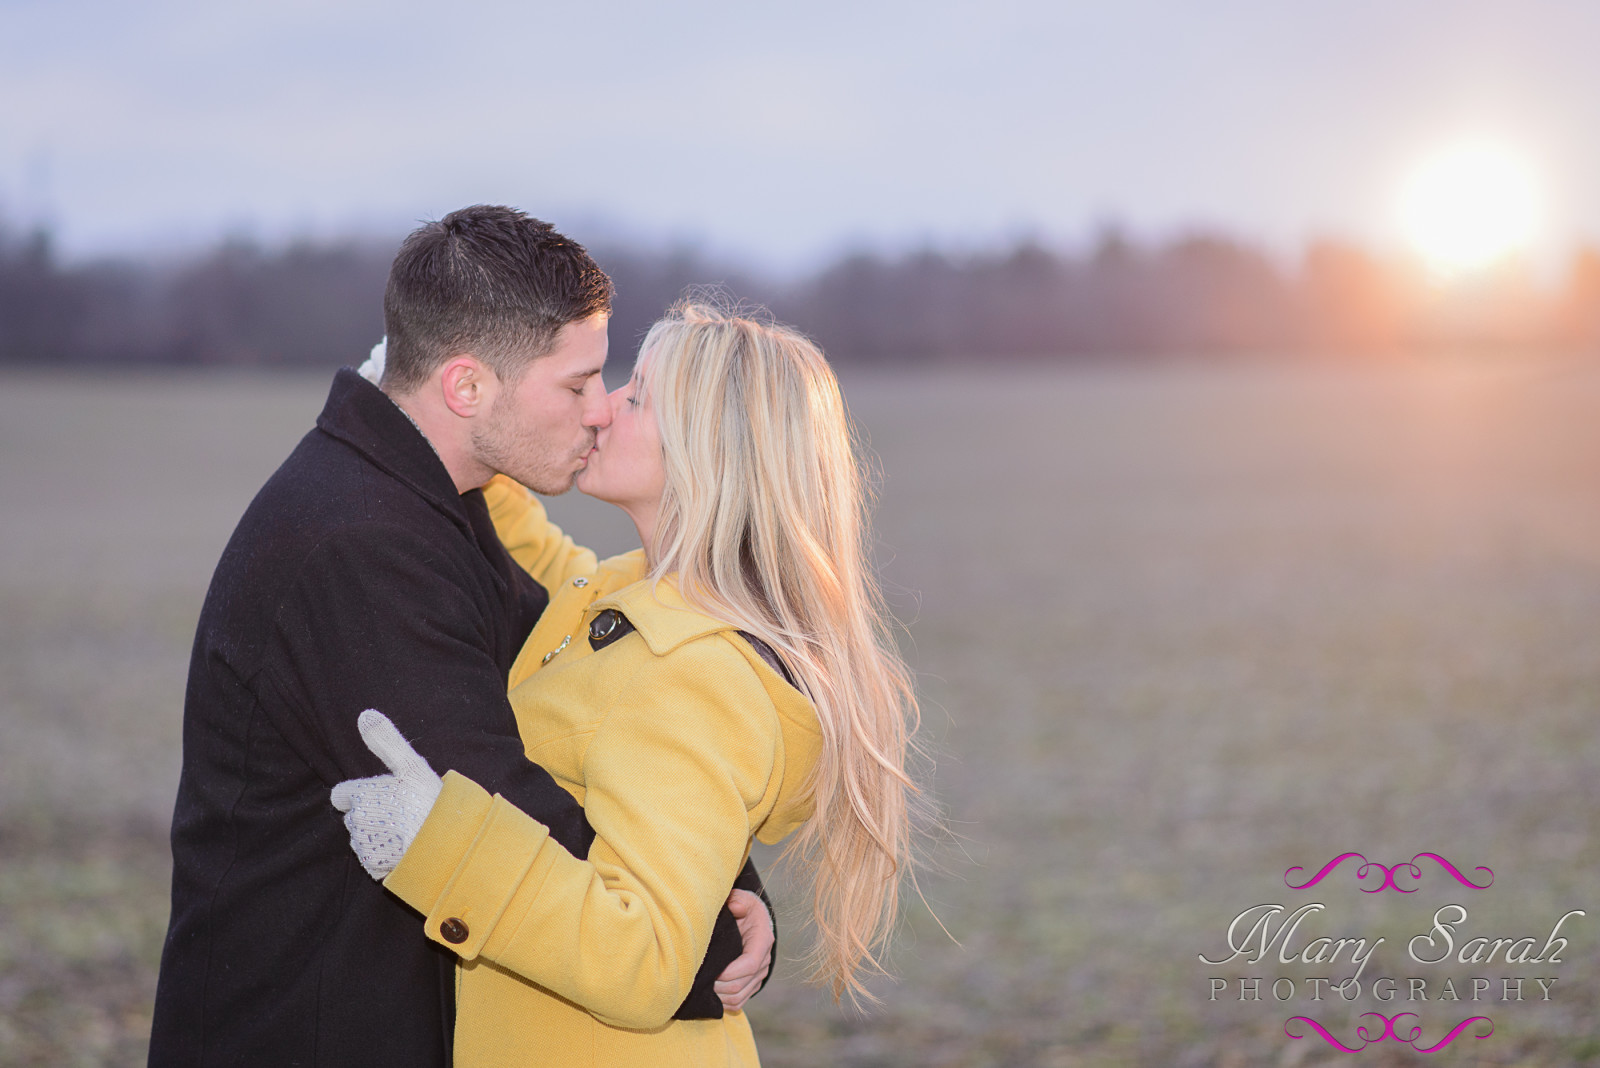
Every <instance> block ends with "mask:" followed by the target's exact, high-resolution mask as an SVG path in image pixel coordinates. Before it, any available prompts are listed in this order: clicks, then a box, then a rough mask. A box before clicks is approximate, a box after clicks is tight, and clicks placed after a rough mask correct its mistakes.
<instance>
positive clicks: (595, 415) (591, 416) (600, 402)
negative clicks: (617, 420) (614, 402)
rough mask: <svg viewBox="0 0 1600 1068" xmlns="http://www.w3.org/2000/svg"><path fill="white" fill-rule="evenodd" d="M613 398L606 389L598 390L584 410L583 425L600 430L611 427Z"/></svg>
mask: <svg viewBox="0 0 1600 1068" xmlns="http://www.w3.org/2000/svg"><path fill="white" fill-rule="evenodd" d="M611 397H612V394H610V393H607V392H606V391H605V390H604V389H597V390H595V391H594V395H593V396H592V397H590V398H589V400H588V402H587V403H586V404H585V405H584V408H583V425H584V426H588V427H593V428H594V429H596V430H599V429H601V428H603V427H608V426H610V425H611Z"/></svg>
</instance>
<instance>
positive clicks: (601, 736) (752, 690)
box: [385, 480, 821, 1068]
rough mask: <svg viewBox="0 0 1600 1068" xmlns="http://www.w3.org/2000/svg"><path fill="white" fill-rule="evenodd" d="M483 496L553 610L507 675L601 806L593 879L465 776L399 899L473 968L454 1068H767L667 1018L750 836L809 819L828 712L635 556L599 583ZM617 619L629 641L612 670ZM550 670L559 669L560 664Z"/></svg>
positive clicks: (536, 751) (582, 556)
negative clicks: (594, 637) (606, 629)
mask: <svg viewBox="0 0 1600 1068" xmlns="http://www.w3.org/2000/svg"><path fill="white" fill-rule="evenodd" d="M486 495H487V497H488V500H489V504H490V510H491V514H492V515H493V517H494V520H495V526H496V529H497V530H498V531H499V532H500V534H501V537H502V538H503V539H504V540H505V542H506V547H507V548H508V549H509V550H510V551H511V553H512V556H513V557H514V558H515V559H516V560H517V561H518V562H519V563H521V564H522V565H523V566H524V567H525V568H527V569H528V570H529V571H530V572H531V573H532V574H533V576H534V577H535V578H537V579H538V580H539V581H540V582H542V583H544V584H545V585H546V587H547V588H549V589H550V591H551V601H550V607H549V608H548V609H547V610H546V611H545V613H544V616H543V617H542V618H541V619H540V621H539V624H538V626H537V627H536V628H535V629H534V631H533V633H532V635H531V636H530V638H529V639H528V642H527V644H526V645H525V646H524V648H523V651H522V654H521V656H520V657H519V658H518V660H517V662H516V665H515V666H514V667H513V669H512V673H511V682H512V685H513V689H512V692H511V703H512V706H513V707H514V708H515V710H516V714H517V722H518V726H519V728H520V729H521V732H522V737H523V740H524V742H525V743H526V746H527V753H528V756H529V758H530V759H532V760H534V761H537V762H538V763H539V764H541V765H543V766H544V767H545V768H547V769H548V770H549V771H550V773H551V774H552V775H553V776H554V777H555V779H556V781H557V782H558V783H559V784H560V785H561V786H563V787H565V788H566V789H567V790H569V791H570V792H571V793H572V794H573V796H574V797H576V798H577V799H578V800H579V801H580V802H581V803H582V804H583V806H584V809H585V811H586V812H587V813H588V817H589V821H590V823H591V824H592V825H593V827H594V829H595V832H596V836H597V837H596V840H595V843H594V846H593V847H592V848H591V850H590V852H589V859H588V860H578V859H576V858H574V857H573V856H572V855H571V854H570V853H568V852H567V851H566V850H565V849H563V848H562V847H561V846H560V845H559V844H557V843H555V842H553V841H550V840H549V834H548V832H547V831H546V829H545V827H544V825H543V824H540V823H539V822H537V821H536V820H534V819H533V818H532V817H530V816H527V815H526V814H524V813H523V812H521V811H520V810H518V809H516V808H515V807H513V806H512V805H510V804H509V803H507V802H506V801H505V800H503V799H502V798H500V797H498V796H496V797H491V796H489V794H488V793H487V792H486V791H484V790H483V789H482V788H480V787H479V786H478V785H477V784H475V783H473V782H472V781H471V780H470V779H467V778H465V777H463V776H461V775H458V774H455V773H449V774H446V775H445V779H444V790H443V792H442V793H441V794H440V795H439V801H438V803H437V804H436V805H435V806H434V809H433V812H432V813H431V814H430V816H429V817H428V820H427V822H426V823H425V824H424V825H423V828H422V831H421V833H420V834H419V835H418V836H417V839H416V841H415V842H414V843H413V844H412V846H411V848H410V849H409V850H408V851H407V853H406V855H405V858H404V860H403V861H402V862H401V864H400V866H399V867H398V868H396V869H395V871H394V873H393V874H391V875H390V876H389V878H388V879H387V880H386V881H385V885H386V886H387V887H388V888H389V889H390V890H392V891H394V892H395V893H396V894H398V895H399V896H400V897H401V898H403V899H404V900H405V901H407V902H408V903H409V904H411V905H412V906H414V907H415V908H417V909H418V910H419V911H421V912H423V913H425V914H426V915H427V921H426V922H427V934H428V936H429V937H430V938H433V939H434V940H435V941H438V942H440V943H441V944H443V945H446V946H448V947H449V948H450V949H452V950H454V951H455V952H456V953H457V954H459V956H460V958H461V961H462V964H461V971H460V978H461V982H460V988H459V989H460V996H459V1005H458V1010H457V1020H456V1044H455V1051H456V1063H457V1065H458V1066H459V1068H479V1066H485V1065H533V1064H538V1065H563V1066H582V1065H650V1066H652V1068H657V1066H660V1068H665V1066H671V1065H684V1066H691V1065H692V1066H695V1068H714V1066H717V1065H753V1064H755V1063H756V1052H755V1045H754V1042H753V1040H752V1038H751V1035H750V1027H749V1024H748V1022H747V1021H746V1019H745V1017H744V1014H742V1013H732V1014H728V1015H726V1016H724V1017H723V1018H722V1019H720V1020H686V1021H674V1020H672V1019H671V1016H672V1014H673V1011H674V1010H675V1009H676V1008H677V1006H678V1005H679V1003H680V1002H682V1000H683V998H684V996H685V994H686V993H687V992H688V990H689V986H690V983H691V982H692V980H693V979H694V975H695V971H696V969H697V968H698V966H699V964H700V961H701V958H702V957H703V956H704V955H705V952H706V945H707V942H708V941H709V939H710V937H711V928H712V924H713V922H714V921H715V919H716V915H717V912H718V910H719V909H720V908H721V906H722V903H723V901H724V899H725V898H726V896H727V893H728V888H729V887H730V886H732V885H733V881H734V877H735V876H736V875H737V874H738V873H739V870H740V868H741V867H742V866H743V864H744V862H745V858H746V857H747V855H748V853H749V848H750V843H751V839H752V837H756V838H759V839H760V840H761V841H763V842H768V843H772V842H777V841H779V840H780V839H782V838H783V837H785V836H786V835H788V834H789V833H790V832H791V831H793V830H794V829H795V828H797V827H799V826H800V824H801V823H803V822H804V821H805V819H806V818H807V817H808V816H809V814H810V811H811V805H810V799H809V797H808V795H807V787H808V783H809V778H810V775H811V773H812V771H813V769H814V767H815V764H816V761H817V758H818V754H819V752H820V747H821V733H820V729H819V727H818V725H817V719H816V714H815V712H814V711H813V709H812V707H811V704H810V702H809V701H807V700H806V698H805V697H804V696H803V695H802V694H801V693H800V692H799V691H797V690H796V689H795V688H794V687H792V686H790V685H789V684H788V683H787V682H786V681H785V680H784V679H783V677H782V676H781V675H779V674H778V673H777V672H776V671H774V670H773V669H772V668H771V667H770V666H769V665H768V664H767V663H766V661H764V660H763V659H762V658H761V656H760V655H759V654H758V653H757V652H756V651H755V650H754V649H753V648H752V647H751V646H750V645H749V643H747V642H746V641H744V639H742V638H740V637H739V636H738V634H737V633H736V628H735V627H734V626H733V625H731V624H729V623H725V622H722V621H721V620H717V619H712V618H711V617H709V616H706V615H704V614H702V613H700V612H697V611H695V610H693V609H691V608H689V607H687V606H686V605H685V603H684V601H683V599H682V597H681V596H680V595H679V593H678V591H677V589H676V587H675V586H674V585H673V584H672V581H671V579H670V577H669V578H668V579H666V580H663V581H662V582H660V583H659V584H657V583H653V582H651V581H648V580H644V579H643V575H644V558H643V554H642V552H639V551H635V552H633V553H627V554H624V555H622V556H619V557H614V558H612V559H610V560H607V561H605V562H604V563H600V564H596V562H595V558H594V556H593V554H592V553H589V552H588V550H585V549H580V548H578V547H576V546H574V545H573V544H572V541H571V539H570V538H566V537H564V536H563V535H562V533H561V531H560V530H559V529H558V528H556V527H555V526H553V525H552V524H550V523H549V521H548V520H547V519H546V518H545V514H544V509H543V506H542V505H541V504H540V503H539V502H538V500H537V499H535V498H533V497H532V495H530V494H528V493H527V492H526V491H524V490H522V489H521V488H520V487H517V486H515V485H514V484H511V483H507V482H504V481H498V480H497V482H495V483H492V484H491V485H490V487H489V488H488V490H487V491H486ZM607 608H615V609H617V610H619V611H620V612H622V614H623V615H625V616H626V617H627V618H628V620H629V621H630V622H632V623H633V625H634V628H635V630H634V632H633V633H631V634H628V635H627V636H626V637H623V638H622V639H620V640H618V641H616V642H615V643H614V644H611V645H609V646H607V647H605V648H603V649H602V650H600V651H599V652H595V651H593V650H592V649H591V647H590V643H589V637H588V636H589V624H590V622H591V621H592V620H593V619H594V618H595V616H596V615H598V614H599V613H600V612H601V611H603V610H605V609H607ZM551 653H554V655H548V654H551Z"/></svg>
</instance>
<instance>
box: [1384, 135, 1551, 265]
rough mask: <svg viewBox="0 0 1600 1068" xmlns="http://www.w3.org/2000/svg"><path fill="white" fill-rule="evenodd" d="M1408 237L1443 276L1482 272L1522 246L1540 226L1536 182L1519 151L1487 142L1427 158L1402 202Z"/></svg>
mask: <svg viewBox="0 0 1600 1068" xmlns="http://www.w3.org/2000/svg"><path fill="white" fill-rule="evenodd" d="M1400 222H1401V225H1402V226H1403V227H1404V230H1405V234H1406V237H1407V238H1408V239H1409V240H1410V242H1411V244H1412V245H1413V246H1414V247H1415V248H1416V250H1417V251H1418V252H1419V253H1421V254H1422V257H1423V258H1424V259H1425V260H1427V262H1428V264H1429V266H1430V267H1432V268H1433V269H1434V270H1435V271H1437V272H1439V273H1440V274H1443V275H1459V274H1463V273H1467V272H1470V271H1475V270H1480V269H1482V268H1484V267H1488V266H1490V265H1492V264H1494V263H1496V262H1498V261H1500V260H1503V259H1504V258H1505V257H1507V256H1508V255H1511V254H1512V253H1515V252H1519V251H1521V250H1523V249H1525V248H1526V247H1527V246H1528V244H1529V243H1530V242H1531V241H1532V239H1533V237H1534V233H1535V231H1536V230H1537V228H1538V223H1539V184H1538V182H1537V180H1536V179H1535V177H1534V173H1533V168H1532V167H1530V166H1529V165H1528V163H1527V162H1526V161H1525V160H1524V159H1523V158H1522V157H1521V156H1519V155H1518V154H1517V153H1516V152H1515V151H1513V150H1512V149H1510V148H1507V147H1506V146H1504V145H1500V144H1495V143H1493V142H1488V141H1473V142H1465V143H1462V144H1457V145H1454V146H1452V147H1450V148H1447V149H1445V150H1443V151H1441V152H1439V153H1437V154H1436V155H1434V156H1432V157H1430V158H1428V159H1426V160H1425V161H1423V163H1422V164H1421V165H1420V166H1418V167H1417V169H1416V170H1415V171H1414V172H1413V173H1412V175H1411V176H1410V179H1409V180H1408V181H1407V182H1406V183H1405V187H1404V189H1403V190H1402V192H1401V197H1400Z"/></svg>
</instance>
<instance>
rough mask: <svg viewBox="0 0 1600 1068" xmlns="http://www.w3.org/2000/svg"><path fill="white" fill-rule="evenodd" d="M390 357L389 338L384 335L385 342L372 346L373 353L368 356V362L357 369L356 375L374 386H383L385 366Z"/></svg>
mask: <svg viewBox="0 0 1600 1068" xmlns="http://www.w3.org/2000/svg"><path fill="white" fill-rule="evenodd" d="M388 356H389V336H388V335H387V334H385V335H384V337H383V340H382V341H379V342H378V343H377V344H376V345H374V346H372V352H371V353H370V354H368V356H367V362H366V363H364V364H362V365H361V366H360V367H357V368H356V374H358V375H360V376H361V377H362V378H365V379H366V380H367V381H368V382H371V383H372V384H373V385H375V386H377V385H382V384H383V364H384V361H385V360H386V359H388Z"/></svg>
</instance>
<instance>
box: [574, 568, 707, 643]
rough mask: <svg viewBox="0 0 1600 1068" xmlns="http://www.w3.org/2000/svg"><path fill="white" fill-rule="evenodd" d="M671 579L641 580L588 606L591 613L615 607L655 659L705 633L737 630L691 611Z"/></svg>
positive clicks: (701, 613) (670, 577) (695, 610)
mask: <svg viewBox="0 0 1600 1068" xmlns="http://www.w3.org/2000/svg"><path fill="white" fill-rule="evenodd" d="M673 577H674V576H670V575H669V576H667V577H665V578H662V579H661V580H659V581H654V580H651V579H648V578H646V579H642V580H641V581H639V582H635V583H634V584H633V585H631V586H628V587H626V588H625V589H622V590H619V591H618V592H616V593H614V594H612V595H611V596H609V597H602V598H600V599H599V600H597V601H595V602H594V603H593V604H592V605H590V606H589V608H590V611H591V612H600V611H604V610H605V609H607V608H615V609H616V610H617V611H619V612H621V613H622V614H623V615H624V616H626V617H628V622H630V623H632V624H633V627H634V629H635V630H636V631H638V632H639V636H640V637H641V638H643V639H644V642H645V644H646V645H648V646H649V647H650V651H651V652H652V653H654V654H655V655H656V656H665V655H666V654H667V653H670V652H672V650H674V649H676V648H677V647H678V646H680V645H683V644H684V643H685V642H691V641H694V640H695V639H696V638H703V637H705V636H706V635H707V634H716V633H718V632H719V631H724V630H738V629H739V628H738V627H736V626H734V625H733V624H732V623H726V622H724V621H722V620H720V619H713V618H712V617H711V616H708V615H706V614H705V613H703V612H701V611H699V610H698V609H695V608H691V607H690V606H689V604H688V602H686V601H685V600H684V599H683V594H681V593H679V592H678V586H677V583H675V582H674V581H673Z"/></svg>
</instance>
